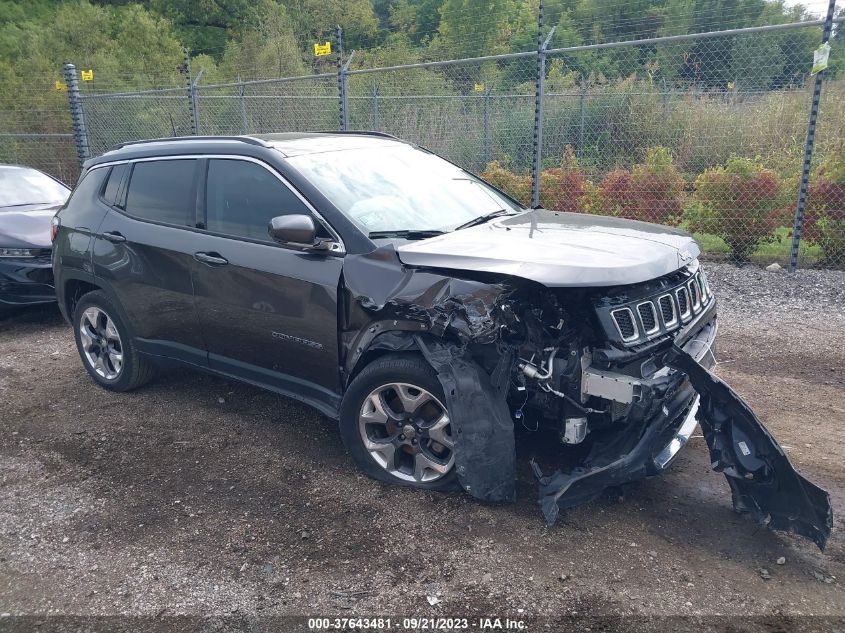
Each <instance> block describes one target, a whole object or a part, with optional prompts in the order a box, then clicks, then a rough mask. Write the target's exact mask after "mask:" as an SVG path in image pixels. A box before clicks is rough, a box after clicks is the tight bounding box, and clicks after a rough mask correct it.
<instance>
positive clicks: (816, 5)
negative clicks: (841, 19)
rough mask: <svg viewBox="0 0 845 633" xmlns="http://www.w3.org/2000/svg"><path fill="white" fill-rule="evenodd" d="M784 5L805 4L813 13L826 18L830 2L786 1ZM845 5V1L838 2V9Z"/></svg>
mask: <svg viewBox="0 0 845 633" xmlns="http://www.w3.org/2000/svg"><path fill="white" fill-rule="evenodd" d="M784 4H786V6H788V7H792V6H795V5H796V4H803V5H804V6H805V7H807V9H809V10H810V12H811V13H816V14H819V15H821V16H822V17H824V15H825V14H826V13H827V4H828V0H805V1H804V2H798V0H786V2H785V3H784ZM843 4H845V0H837V2H836V5H837V7H841V6H843Z"/></svg>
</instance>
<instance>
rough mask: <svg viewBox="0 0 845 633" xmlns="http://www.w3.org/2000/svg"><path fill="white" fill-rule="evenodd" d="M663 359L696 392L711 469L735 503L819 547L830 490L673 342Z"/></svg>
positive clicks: (826, 532) (828, 520) (829, 513)
mask: <svg viewBox="0 0 845 633" xmlns="http://www.w3.org/2000/svg"><path fill="white" fill-rule="evenodd" d="M663 361H664V363H666V364H667V365H669V366H670V367H674V368H675V369H678V370H680V371H682V372H684V373H685V374H686V375H687V376H688V377H689V380H690V382H691V383H692V386H693V388H694V389H695V390H696V391H697V392H698V393H699V395H700V396H701V403H700V406H699V410H698V415H697V418H698V422H699V424H700V425H701V430H702V432H703V434H704V438H705V440H706V441H707V446H708V447H709V449H710V458H711V463H712V466H713V469H714V470H716V471H718V472H721V473H723V474H724V475H725V477H726V479H727V480H728V484H729V485H730V487H731V492H732V496H733V504H734V509H735V510H737V511H738V512H747V513H749V514H751V516H753V517H754V518H755V519H756V520H757V521H759V522H761V523H763V524H765V525H768V527H769V528H771V529H773V530H784V531H789V532H795V533H797V534H801V535H802V536H806V537H807V538H809V539H810V540H812V541H813V542H814V543H815V544H816V545H818V546H819V549H821V550H824V548H825V545H826V544H827V539H828V537H829V536H830V529H831V527H832V525H833V510H832V509H831V505H830V495H829V494H828V493H827V492H826V491H825V490H823V489H821V488H819V487H818V486H816V485H815V484H813V483H812V482H811V481H809V480H807V479H806V478H804V477H803V476H801V474H799V473H798V472H797V471H796V470H795V468H793V466H792V464H791V463H790V462H789V459H788V458H787V456H786V454H785V453H784V452H783V449H782V448H781V447H780V445H779V444H778V443H777V441H776V440H775V438H774V437H772V435H771V433H769V431H768V430H766V427H764V426H763V424H762V423H761V422H760V420H759V419H758V418H757V416H756V415H754V412H753V411H752V410H751V407H749V406H748V405H747V404H746V403H745V401H744V400H743V399H742V398H741V397H740V396H739V395H737V393H736V392H735V391H734V390H733V389H731V388H730V387H729V386H728V385H726V384H725V383H724V382H722V381H721V380H719V378H717V377H716V376H714V375H713V374H712V373H711V372H710V371H708V370H707V369H705V368H704V367H702V366H701V365H699V364H698V363H697V362H696V361H695V359H694V358H693V357H692V356H690V355H689V354H688V353H686V352H685V351H684V350H683V349H681V348H680V347H679V346H678V343H677V341H676V343H675V345H673V346H672V348H671V350H670V351H669V352H667V354H666V356H665V357H664V359H663Z"/></svg>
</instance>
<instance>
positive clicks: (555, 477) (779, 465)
mask: <svg viewBox="0 0 845 633" xmlns="http://www.w3.org/2000/svg"><path fill="white" fill-rule="evenodd" d="M709 312H710V311H708V313H709ZM708 313H705V314H702V315H701V317H700V318H699V319H698V320H696V321H695V322H693V323H691V324H690V325H688V326H687V327H686V328H685V329H684V330H682V331H681V332H680V333H679V334H678V335H677V337H676V338H675V340H674V342H673V345H672V347H671V349H669V350H668V351H667V352H666V353H665V356H664V358H663V362H664V364H665V365H666V367H665V368H664V370H661V371H665V372H670V371H675V372H682V375H683V376H684V378H683V382H682V383H681V384H680V386H678V387H677V388H676V390H675V391H674V392H673V395H672V396H671V398H670V401H669V403H668V404H665V403H664V405H663V407H662V410H661V411H660V413H659V414H657V415H655V416H653V417H652V418H650V419H649V420H647V421H646V422H645V423H644V424H642V425H641V426H640V427H639V428H638V429H631V430H629V432H628V433H627V434H625V435H622V434H620V435H622V437H623V440H620V442H617V443H616V444H621V446H622V447H623V450H619V449H620V446H619V445H615V444H614V442H609V443H605V444H602V445H601V446H598V447H594V449H593V451H591V453H590V455H588V457H587V458H586V460H585V462H584V464H585V465H584V466H583V467H579V468H576V469H573V470H572V471H571V472H569V473H561V472H559V471H558V472H555V473H554V474H552V475H550V476H543V475H542V473H541V472H540V469H539V467H538V466H537V465H536V463H535V464H533V467H534V472H535V475H536V476H537V478H538V481H539V492H540V499H539V503H540V507H541V509H542V511H543V515H544V517H545V519H546V521H547V523H553V522H554V521H555V519H556V518H557V515H558V513H559V512H560V509H561V508H567V507H572V506H574V505H578V504H580V503H584V502H585V501H589V500H590V499H593V498H595V497H596V496H598V495H599V494H600V493H601V491H602V490H604V489H605V488H607V487H608V486H612V485H619V484H622V483H625V482H629V481H635V480H637V479H642V478H645V477H649V476H653V475H657V474H660V473H661V472H662V471H663V470H665V469H666V467H667V466H668V465H669V464H670V463H671V462H672V460H673V459H674V458H675V456H676V455H677V454H678V451H680V449H681V448H683V446H684V445H685V444H686V443H687V441H688V440H689V438H690V436H691V435H692V433H693V432H694V430H695V428H696V425H697V423H700V424H701V429H702V433H703V434H704V437H705V440H706V441H707V445H708V447H709V449H710V455H711V463H712V465H713V468H714V470H716V471H718V472H722V473H724V475H725V476H726V478H727V480H728V483H729V485H730V487H731V491H732V494H733V504H734V508H735V509H736V510H737V511H739V512H747V513H750V514H751V515H752V516H753V517H754V518H755V519H756V520H758V521H759V522H760V523H762V524H764V525H767V526H768V527H770V528H771V529H775V530H785V531H791V532H796V533H798V534H801V535H803V536H806V537H807V538H810V539H811V540H812V541H813V542H815V543H816V544H817V545H818V546H819V548H820V549H824V547H825V545H826V543H827V539H828V537H829V535H830V530H831V527H832V524H833V512H832V509H831V506H830V498H829V495H828V494H827V492H825V491H824V490H822V489H821V488H819V487H818V486H816V485H814V484H813V483H812V482H810V481H808V480H807V479H805V478H804V477H802V476H801V475H800V474H799V473H798V472H796V471H795V469H794V468H793V467H792V465H791V464H790V463H789V460H788V459H787V457H786V455H785V453H784V452H783V449H781V447H780V446H779V445H778V443H777V441H776V440H775V439H774V437H772V435H771V434H770V433H769V432H768V431H767V430H766V428H765V427H764V426H763V424H762V423H761V422H760V420H759V419H758V418H757V416H755V415H754V412H753V411H752V410H751V408H750V407H749V406H748V405H747V404H746V403H745V402H744V401H743V400H742V398H740V397H739V395H737V394H736V393H735V392H734V391H733V390H732V389H731V388H730V387H728V386H727V385H726V384H725V383H723V382H722V381H721V380H719V379H718V378H716V377H715V376H714V375H713V374H712V373H711V372H710V369H712V367H713V366H714V365H715V357H714V351H713V344H714V341H715V337H716V329H717V326H716V320H715V315H714V314H708ZM670 368H671V369H670ZM636 431H639V433H640V434H639V435H638V436H636V438H635V439H634V440H630V441H629V443H628V444H627V445H626V444H625V443H624V437H625V436H627V437H629V438H630V437H631V436H632V434H633V433H634V432H636ZM629 447H630V450H625V449H627V448H629ZM620 455H621V456H620Z"/></svg>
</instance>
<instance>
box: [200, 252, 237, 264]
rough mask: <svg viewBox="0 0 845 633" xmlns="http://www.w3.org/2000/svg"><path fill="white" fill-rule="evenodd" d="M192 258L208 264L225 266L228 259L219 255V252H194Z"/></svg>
mask: <svg viewBox="0 0 845 633" xmlns="http://www.w3.org/2000/svg"><path fill="white" fill-rule="evenodd" d="M194 259H195V260H197V261H198V262H202V263H203V264H208V265H209V266H225V265H226V264H228V263H229V260H228V259H226V258H225V257H221V256H220V253H201V252H200V253H194Z"/></svg>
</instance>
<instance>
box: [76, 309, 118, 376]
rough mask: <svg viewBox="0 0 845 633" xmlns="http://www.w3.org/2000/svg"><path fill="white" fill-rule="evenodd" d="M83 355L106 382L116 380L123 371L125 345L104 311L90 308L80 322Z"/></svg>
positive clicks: (83, 314)
mask: <svg viewBox="0 0 845 633" xmlns="http://www.w3.org/2000/svg"><path fill="white" fill-rule="evenodd" d="M79 338H80V341H81V343H82V353H83V355H84V356H85V360H86V361H87V362H88V365H89V366H90V367H91V369H93V370H94V373H96V374H97V375H98V376H100V377H101V378H104V379H105V380H115V379H116V378H117V377H118V376H120V372H121V371H122V370H123V345H122V343H121V341H120V334H119V333H118V331H117V327H116V326H115V324H114V321H113V320H112V319H111V317H109V315H108V314H106V313H105V312H104V311H103V310H101V309H100V308H96V307H90V308H88V309H87V310H85V312H83V313H82V318H81V319H80V321H79Z"/></svg>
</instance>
